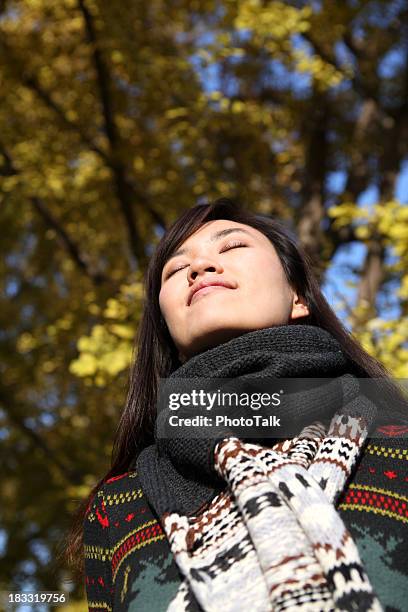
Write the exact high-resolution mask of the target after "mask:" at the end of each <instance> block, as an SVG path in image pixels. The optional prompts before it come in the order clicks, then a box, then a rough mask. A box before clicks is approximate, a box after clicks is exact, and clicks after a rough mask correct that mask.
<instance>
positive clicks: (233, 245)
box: [166, 240, 247, 279]
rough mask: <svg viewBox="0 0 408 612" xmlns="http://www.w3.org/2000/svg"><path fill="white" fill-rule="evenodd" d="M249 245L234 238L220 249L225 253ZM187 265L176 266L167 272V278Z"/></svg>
mask: <svg viewBox="0 0 408 612" xmlns="http://www.w3.org/2000/svg"><path fill="white" fill-rule="evenodd" d="M246 246H247V245H246V244H245V243H243V242H240V241H239V240H234V241H233V242H228V243H227V244H226V245H224V247H223V249H222V250H221V251H220V253H224V251H229V250H231V249H236V248H238V247H246ZM185 267H186V266H179V267H178V268H175V269H174V270H172V271H171V272H169V274H167V276H166V279H167V278H170V277H171V276H173V274H175V273H176V272H178V271H179V270H182V269H183V268H185Z"/></svg>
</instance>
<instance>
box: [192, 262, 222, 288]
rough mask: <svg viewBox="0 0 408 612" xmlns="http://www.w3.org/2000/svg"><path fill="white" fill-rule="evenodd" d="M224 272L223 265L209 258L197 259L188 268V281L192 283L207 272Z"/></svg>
mask: <svg viewBox="0 0 408 612" xmlns="http://www.w3.org/2000/svg"><path fill="white" fill-rule="evenodd" d="M223 271H224V269H223V267H222V266H221V264H220V263H219V262H218V261H216V260H214V259H210V258H209V257H196V258H195V259H194V260H193V261H192V262H191V264H190V266H189V267H188V272H187V277H188V281H189V282H190V283H192V282H193V281H194V280H195V279H196V278H197V276H199V275H200V276H202V275H203V274H204V273H205V272H214V273H216V274H221V273H222V272H223Z"/></svg>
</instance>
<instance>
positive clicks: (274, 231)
mask: <svg viewBox="0 0 408 612" xmlns="http://www.w3.org/2000/svg"><path fill="white" fill-rule="evenodd" d="M217 219H225V220H230V221H236V222H238V223H243V224H246V225H249V226H252V227H253V228H255V229H257V230H259V231H260V232H262V233H263V234H264V235H265V236H266V237H267V238H268V239H269V240H270V241H271V243H272V244H273V246H274V247H275V249H276V252H277V254H278V256H279V258H280V261H281V264H282V266H283V269H284V271H285V275H286V278H287V281H288V283H289V284H290V286H291V287H292V289H294V290H295V291H296V292H297V293H298V295H301V296H303V297H304V298H305V300H306V303H307V305H308V307H309V313H310V314H309V315H308V316H306V317H302V319H301V322H302V324H305V325H316V326H318V327H321V328H323V329H325V330H327V331H329V332H330V333H331V334H332V335H333V336H334V337H335V338H336V339H337V340H338V342H339V343H340V345H341V346H342V348H343V350H344V352H345V353H346V354H347V355H348V357H349V358H350V359H351V360H352V361H353V362H354V364H355V365H356V371H357V373H358V375H359V376H361V377H370V378H382V379H385V382H386V383H388V384H389V386H390V388H393V383H392V381H391V375H390V373H389V372H388V371H387V369H386V368H385V367H384V366H383V365H382V364H381V363H380V362H379V361H377V360H376V359H375V358H373V357H371V356H370V355H369V354H368V353H367V352H366V351H365V350H364V349H363V348H362V346H361V345H360V344H359V343H358V342H357V341H356V340H355V339H354V338H353V337H352V335H351V334H350V333H349V332H348V330H347V329H346V328H345V327H344V325H343V324H342V322H341V321H340V320H339V319H338V317H337V316H336V314H335V312H334V311H333V310H332V308H331V307H330V305H329V304H328V302H327V301H326V299H325V297H324V296H323V294H322V291H321V289H320V287H319V284H318V281H317V279H316V276H315V275H314V273H313V271H312V263H311V260H310V259H309V257H308V256H307V254H306V252H305V251H304V250H303V249H302V247H301V246H300V245H299V244H298V241H297V238H296V237H295V235H294V234H293V233H292V232H291V230H290V229H289V228H287V227H286V226H285V225H284V224H283V223H282V222H281V221H277V220H275V219H272V218H270V217H267V216H265V215H257V214H255V213H253V212H250V211H248V210H246V209H244V208H243V207H242V206H241V205H239V204H238V203H236V202H233V201H231V200H229V199H227V198H220V199H218V200H216V201H215V202H213V203H210V204H205V205H197V206H194V207H193V208H191V209H189V210H186V211H185V212H184V213H183V214H182V215H181V216H180V217H179V218H178V219H177V220H176V221H175V222H174V223H173V225H172V226H171V227H170V229H169V230H168V231H167V232H166V233H165V234H164V235H163V237H162V238H161V240H160V242H159V244H158V246H157V248H156V250H155V252H154V254H153V256H152V258H151V260H150V262H149V265H148V268H147V272H146V276H145V301H144V310H143V315H142V319H141V323H140V325H139V329H138V332H137V336H136V339H135V347H134V354H135V358H134V362H133V365H132V368H131V370H130V377H129V390H128V396H127V400H126V405H125V407H124V410H123V413H122V415H121V418H120V421H119V424H118V427H117V430H116V434H115V438H114V443H113V450H112V458H111V468H110V470H109V471H108V473H107V474H105V475H104V476H103V478H101V479H100V480H99V481H98V482H97V483H96V485H95V486H94V487H93V489H92V490H91V491H90V493H89V495H88V497H87V498H86V499H85V500H83V501H82V503H81V504H80V506H79V507H78V509H77V511H76V513H75V516H74V520H73V524H72V528H71V531H70V533H69V534H68V536H67V540H66V546H65V547H64V550H63V558H64V559H65V560H66V561H67V563H68V564H69V565H70V566H71V567H72V569H73V570H74V572H75V574H77V576H78V577H82V576H83V572H84V564H83V537H82V536H83V523H84V519H85V515H86V510H87V508H88V506H89V505H90V503H91V501H92V499H93V497H94V495H95V493H96V492H97V490H98V489H99V487H100V486H101V485H102V484H103V482H104V481H106V480H108V479H109V478H112V477H114V476H117V475H120V474H123V473H125V472H126V471H127V470H128V469H129V465H130V463H131V461H132V460H133V459H134V458H135V456H137V455H138V454H139V453H140V451H141V450H142V449H143V448H145V447H146V446H148V445H149V444H151V443H152V442H153V427H154V415H155V404H156V391H157V385H158V379H159V378H161V377H166V376H168V375H169V374H170V373H171V372H173V371H174V370H175V369H176V368H177V367H179V366H180V365H181V363H180V361H179V358H178V352H177V350H176V347H175V345H174V343H173V341H172V338H171V336H170V334H169V331H168V329H167V326H166V323H165V321H164V318H163V316H162V314H161V311H160V306H159V292H160V288H161V273H162V270H163V266H164V264H165V263H166V261H167V259H168V258H169V256H170V255H171V254H172V253H173V252H174V251H175V250H176V249H177V248H178V247H179V246H180V245H181V244H182V243H183V242H184V241H185V240H186V239H187V238H189V237H190V236H191V235H192V234H193V233H194V232H195V231H196V230H197V229H198V228H199V227H200V226H201V225H203V224H204V223H206V222H207V221H212V220H217ZM296 322H297V323H298V321H296ZM393 390H394V393H396V397H399V399H400V400H401V396H400V395H399V391H398V390H397V388H395V389H393ZM394 405H395V404H394Z"/></svg>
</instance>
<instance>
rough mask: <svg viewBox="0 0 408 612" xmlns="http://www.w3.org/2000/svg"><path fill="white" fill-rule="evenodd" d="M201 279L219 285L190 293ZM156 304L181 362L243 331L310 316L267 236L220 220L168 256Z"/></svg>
mask: <svg viewBox="0 0 408 612" xmlns="http://www.w3.org/2000/svg"><path fill="white" fill-rule="evenodd" d="M201 283H204V284H209V283H219V285H218V286H214V285H212V286H208V287H207V288H202V289H201V290H200V291H197V292H195V291H196V289H197V288H198V287H199V286H200V285H201ZM223 284H224V286H223ZM193 292H194V295H192V293H193ZM159 303H160V309H161V311H162V314H163V317H164V319H165V321H166V324H167V327H168V329H169V332H170V335H171V337H172V338H173V341H174V343H175V345H176V347H177V349H178V351H179V356H180V360H181V361H182V362H184V361H185V360H186V359H189V358H190V357H192V356H193V355H195V354H197V353H200V352H201V351H203V350H206V349H208V348H212V347H214V346H217V345H218V344H221V343H223V342H226V341H227V340H230V339H231V338H233V337H235V336H240V335H242V334H243V333H245V332H249V331H254V330H256V329H261V328H265V327H272V326H274V325H283V324H287V323H288V322H289V321H290V320H293V319H296V318H298V317H304V316H306V315H308V314H309V310H308V308H307V306H306V305H305V302H304V300H303V299H302V297H301V296H298V295H297V294H296V293H295V292H294V291H293V289H292V288H291V287H290V286H289V284H288V282H287V280H286V277H285V273H284V271H283V268H282V265H281V263H280V260H279V257H278V255H277V253H276V251H275V248H274V247H273V245H272V244H271V242H270V241H269V240H268V238H267V237H266V236H264V234H262V232H260V231H258V230H256V229H255V228H253V227H251V226H249V225H245V224H243V223H237V222H236V221H228V220H224V219H218V220H216V221H208V222H207V223H205V224H204V225H202V226H201V227H200V228H199V229H198V230H197V231H196V232H195V233H194V234H193V235H191V236H190V237H189V238H188V239H187V240H186V241H185V242H184V243H183V244H182V245H181V247H180V248H179V250H178V251H176V253H174V254H173V256H172V257H170V259H168V261H167V262H166V264H165V265H164V268H163V271H162V281H161V289H160V294H159Z"/></svg>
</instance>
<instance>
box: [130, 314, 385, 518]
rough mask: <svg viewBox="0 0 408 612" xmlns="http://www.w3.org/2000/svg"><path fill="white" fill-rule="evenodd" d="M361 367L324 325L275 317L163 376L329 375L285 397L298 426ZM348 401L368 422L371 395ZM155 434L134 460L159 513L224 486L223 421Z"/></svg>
mask: <svg viewBox="0 0 408 612" xmlns="http://www.w3.org/2000/svg"><path fill="white" fill-rule="evenodd" d="M362 375H363V374H362V371H361V369H360V368H359V367H358V366H357V365H356V364H355V363H354V362H353V361H352V360H351V359H350V358H349V357H348V356H347V355H346V354H345V352H344V351H343V350H342V347H341V345H340V344H339V342H338V341H337V340H336V339H335V338H334V337H333V336H332V335H331V334H330V333H329V332H328V331H326V330H323V329H322V328H319V327H316V326H312V325H280V326H274V327H270V328H264V329H260V330H256V331H251V332H247V333H244V334H242V335H241V336H238V337H236V338H233V339H232V340H230V341H228V342H225V343H223V344H220V345H218V346H216V347H214V348H211V349H208V350H205V351H204V352H202V353H199V354H197V355H195V356H194V357H192V358H191V359H189V360H188V361H187V362H186V363H184V364H183V365H182V366H180V367H179V368H178V369H177V370H175V371H174V372H173V373H172V374H171V375H170V376H169V377H168V379H167V380H168V383H169V384H170V385H171V383H172V382H173V381H177V379H183V378H188V379H192V378H197V379H200V378H202V379H209V378H229V379H239V380H242V379H243V378H245V379H246V380H248V381H251V379H252V378H253V379H254V380H255V379H256V378H257V377H266V376H269V377H274V378H281V379H283V378H329V379H330V382H329V383H328V384H327V385H325V386H322V387H320V388H319V389H318V391H317V392H316V390H311V391H310V392H309V393H308V392H304V393H303V394H302V401H301V402H298V401H295V402H292V403H291V404H285V410H286V411H290V414H289V416H290V420H291V422H292V424H293V426H294V427H295V428H296V427H298V430H299V431H300V429H301V428H302V427H303V426H304V425H305V424H307V423H311V422H313V421H316V420H319V419H327V418H328V417H329V418H331V417H332V416H333V414H334V413H335V412H336V411H338V410H339V409H340V408H343V409H344V406H347V404H348V403H349V402H350V401H351V400H353V399H354V398H356V397H358V396H359V395H361V392H360V388H359V382H358V379H357V377H358V376H362ZM333 383H335V384H333ZM352 405H353V406H356V405H358V406H359V408H358V411H359V414H358V415H355V416H363V417H365V419H366V421H367V422H368V423H372V421H373V418H374V417H375V413H376V408H375V405H374V404H373V403H372V402H371V401H369V400H368V399H367V398H366V397H364V396H363V395H361V398H360V397H359V401H358V402H352ZM353 410H354V411H355V408H354V409H353ZM346 412H347V408H346ZM353 416H354V415H353ZM155 434H156V435H155V443H154V444H153V445H151V446H149V447H147V448H145V449H144V450H143V451H142V452H141V453H140V455H139V456H138V457H137V459H136V460H135V462H134V465H135V466H136V468H137V470H138V473H139V477H140V480H141V485H142V488H143V491H144V493H145V495H146V496H147V499H148V501H149V503H150V505H151V506H152V508H153V509H154V510H155V511H156V513H157V515H158V516H162V515H163V513H165V512H179V513H181V514H186V515H192V514H194V513H196V512H197V511H198V509H199V508H200V507H201V506H202V505H204V504H206V503H207V502H209V501H210V500H211V499H212V498H213V497H214V495H215V494H217V493H219V492H220V491H221V490H223V488H224V486H225V482H223V481H221V479H220V477H219V476H218V475H217V474H216V472H215V471H214V469H213V465H214V459H213V450H214V447H215V445H216V442H217V441H218V440H219V439H221V438H223V437H225V436H226V435H228V434H227V432H226V431H225V429H224V430H222V431H221V430H220V432H219V435H218V436H213V437H211V438H202V437H201V438H200V437H199V436H198V435H197V431H196V432H194V429H191V428H189V429H188V430H187V429H186V432H185V437H183V438H175V437H158V435H157V427H156V430H155ZM231 435H233V434H232V433H231ZM271 442H272V440H271Z"/></svg>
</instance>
